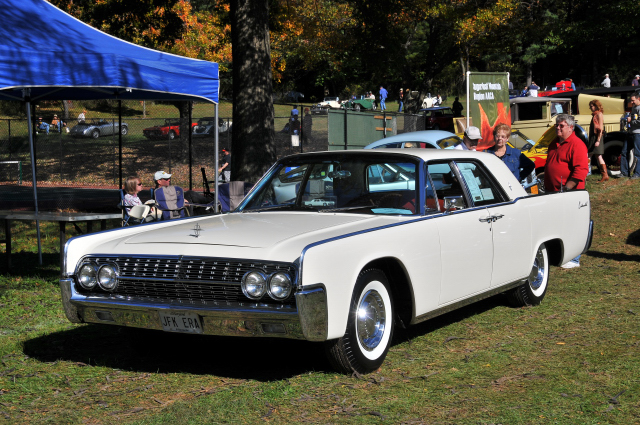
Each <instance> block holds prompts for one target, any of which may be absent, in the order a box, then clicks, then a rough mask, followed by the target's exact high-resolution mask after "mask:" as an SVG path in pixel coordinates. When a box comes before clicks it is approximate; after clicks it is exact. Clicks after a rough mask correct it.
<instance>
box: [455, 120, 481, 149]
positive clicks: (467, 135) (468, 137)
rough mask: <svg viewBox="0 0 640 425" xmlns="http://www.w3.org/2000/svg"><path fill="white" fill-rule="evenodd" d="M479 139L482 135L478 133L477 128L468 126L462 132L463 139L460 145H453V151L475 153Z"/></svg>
mask: <svg viewBox="0 0 640 425" xmlns="http://www.w3.org/2000/svg"><path fill="white" fill-rule="evenodd" d="M481 139H482V134H481V133H480V129H479V128H478V127H474V126H469V127H468V128H467V129H466V130H465V131H464V137H463V138H462V143H459V144H457V145H455V146H454V147H453V149H458V150H463V151H475V150H476V148H477V147H478V143H479V142H480V140H481Z"/></svg>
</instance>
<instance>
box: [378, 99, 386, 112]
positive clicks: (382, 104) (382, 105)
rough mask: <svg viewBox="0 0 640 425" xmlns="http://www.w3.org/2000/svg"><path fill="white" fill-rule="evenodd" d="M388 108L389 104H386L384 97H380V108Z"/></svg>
mask: <svg viewBox="0 0 640 425" xmlns="http://www.w3.org/2000/svg"><path fill="white" fill-rule="evenodd" d="M385 109H387V105H385V104H384V99H380V110H381V111H384V110H385Z"/></svg>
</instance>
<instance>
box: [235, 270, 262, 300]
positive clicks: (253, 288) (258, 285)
mask: <svg viewBox="0 0 640 425" xmlns="http://www.w3.org/2000/svg"><path fill="white" fill-rule="evenodd" d="M241 286H242V292H243V293H244V294H245V295H246V296H247V297H248V298H251V299H252V300H259V299H260V298H262V296H263V295H264V294H265V293H266V292H267V277H266V276H265V274H264V273H262V272H261V271H258V270H252V271H249V272H247V273H246V274H245V275H244V276H243V277H242V283H241Z"/></svg>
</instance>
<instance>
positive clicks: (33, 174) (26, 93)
mask: <svg viewBox="0 0 640 425" xmlns="http://www.w3.org/2000/svg"><path fill="white" fill-rule="evenodd" d="M30 95H31V90H30V89H24V90H23V96H24V98H25V100H26V102H27V126H28V127H29V148H30V150H31V179H32V182H33V204H34V206H35V212H36V217H38V187H37V181H36V163H35V158H36V156H35V152H34V149H33V128H32V127H31V98H30ZM36 233H37V237H38V264H40V265H42V241H41V239H40V220H38V219H37V218H36Z"/></svg>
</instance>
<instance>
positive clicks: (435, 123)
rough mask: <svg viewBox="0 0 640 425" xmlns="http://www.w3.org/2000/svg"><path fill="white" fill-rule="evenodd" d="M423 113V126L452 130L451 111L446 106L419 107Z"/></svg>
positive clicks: (431, 128) (429, 128)
mask: <svg viewBox="0 0 640 425" xmlns="http://www.w3.org/2000/svg"><path fill="white" fill-rule="evenodd" d="M420 112H421V113H423V114H424V117H425V120H424V128H425V129H428V130H446V131H451V132H454V127H453V111H452V110H451V108H450V107H448V106H435V107H433V108H424V109H420Z"/></svg>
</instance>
